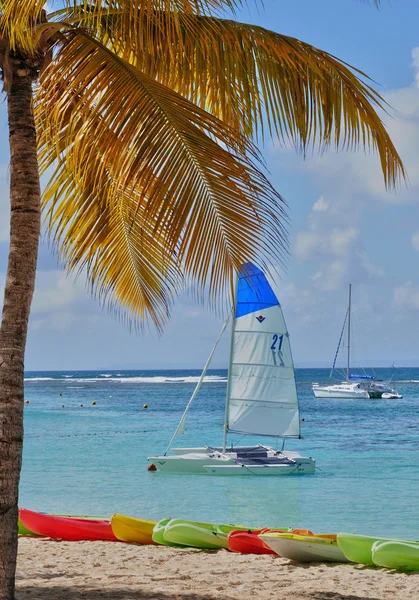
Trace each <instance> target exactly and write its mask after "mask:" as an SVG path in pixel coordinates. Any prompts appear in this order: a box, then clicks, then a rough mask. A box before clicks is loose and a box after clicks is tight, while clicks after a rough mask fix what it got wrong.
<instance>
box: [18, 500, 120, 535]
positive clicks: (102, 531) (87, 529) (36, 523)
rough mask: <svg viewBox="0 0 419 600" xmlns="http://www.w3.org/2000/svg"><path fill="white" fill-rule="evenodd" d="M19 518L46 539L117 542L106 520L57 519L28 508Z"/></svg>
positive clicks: (27, 526) (21, 511)
mask: <svg viewBox="0 0 419 600" xmlns="http://www.w3.org/2000/svg"><path fill="white" fill-rule="evenodd" d="M19 516H20V520H21V522H22V524H23V525H24V526H25V527H26V528H27V529H29V530H30V531H33V532H34V533H37V534H38V535H42V536H45V537H50V538H54V539H57V540H66V541H83V540H90V541H102V540H103V541H112V542H116V541H117V538H116V537H115V535H114V533H113V531H112V527H111V524H110V522H109V521H106V520H99V519H82V518H77V517H57V516H55V515H46V514H43V513H38V512H35V511H33V510H27V509H26V508H21V509H20V511H19Z"/></svg>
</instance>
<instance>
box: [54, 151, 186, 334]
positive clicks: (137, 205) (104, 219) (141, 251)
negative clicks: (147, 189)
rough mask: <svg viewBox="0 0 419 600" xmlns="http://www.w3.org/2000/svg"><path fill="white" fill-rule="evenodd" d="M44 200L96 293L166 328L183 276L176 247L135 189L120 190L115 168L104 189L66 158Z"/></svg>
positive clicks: (69, 260)
mask: <svg viewBox="0 0 419 600" xmlns="http://www.w3.org/2000/svg"><path fill="white" fill-rule="evenodd" d="M95 166H96V165H95V164H92V165H90V167H91V168H95ZM110 189H112V190H113V195H112V199H111V201H110V202H109V201H108V200H104V199H103V198H102V196H101V193H102V192H105V194H106V198H108V197H109V190H110ZM63 198H65V201H63ZM43 204H44V211H45V222H46V224H47V225H48V226H49V229H50V232H51V235H52V237H53V239H54V242H55V243H56V245H57V248H58V252H59V257H60V259H61V260H62V261H63V262H65V263H66V264H67V266H68V268H69V270H70V271H76V272H79V271H81V270H83V269H85V270H86V272H87V276H88V280H89V281H90V283H91V286H92V291H93V293H94V295H96V296H97V297H98V298H99V300H100V301H101V303H102V304H106V305H107V307H108V308H110V310H111V311H112V312H115V313H116V312H118V313H120V314H122V316H123V317H125V318H126V320H127V322H128V323H132V322H133V323H135V324H138V325H141V326H142V325H143V324H144V322H145V321H146V320H147V319H148V318H150V317H151V318H152V320H153V321H154V324H155V325H156V326H157V327H158V328H159V329H161V327H162V326H163V324H164V323H165V321H166V319H167V317H168V315H169V309H170V306H171V302H172V299H173V297H174V295H175V294H177V293H178V292H179V291H180V290H181V289H182V288H183V278H182V274H181V270H180V265H179V260H178V258H177V256H176V253H175V252H172V251H170V250H169V248H168V246H167V244H166V240H165V235H164V231H161V230H159V228H158V227H156V226H155V222H154V221H153V219H151V218H150V215H148V214H147V212H146V210H145V207H144V205H143V204H142V203H141V201H140V199H139V198H138V197H137V194H136V192H135V190H129V189H126V190H123V191H119V192H118V190H117V189H116V188H115V186H114V182H113V181H112V179H111V177H110V175H109V174H104V176H103V182H102V189H97V188H94V187H93V186H89V185H87V186H86V183H85V182H83V181H82V182H79V181H75V179H74V177H73V174H72V173H71V172H70V171H69V170H68V168H67V166H66V164H65V159H63V160H62V161H61V162H60V164H59V165H58V166H57V168H56V169H55V172H54V174H53V177H52V178H51V181H50V184H49V185H48V186H47V188H46V190H45V193H44V198H43ZM121 306H122V307H125V308H126V309H127V310H126V311H123V310H121Z"/></svg>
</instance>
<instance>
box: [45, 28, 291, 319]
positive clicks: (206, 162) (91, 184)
mask: <svg viewBox="0 0 419 600" xmlns="http://www.w3.org/2000/svg"><path fill="white" fill-rule="evenodd" d="M67 37H68V43H67V44H66V45H64V46H63V48H62V49H61V51H60V52H59V53H58V54H57V56H56V57H55V59H54V61H53V62H52V64H51V65H50V66H49V67H48V68H47V69H46V71H45V73H44V75H43V76H42V78H41V80H40V87H39V91H38V93H37V99H36V113H37V119H38V129H39V131H40V140H39V142H40V150H41V153H40V157H41V163H42V167H43V168H44V169H46V168H48V167H50V166H51V165H52V164H53V163H54V161H56V160H58V164H59V167H60V169H61V171H60V175H59V177H58V180H59V181H61V180H63V181H66V182H69V181H70V179H69V177H70V175H69V174H70V173H71V176H72V177H73V178H74V181H75V182H76V186H77V190H78V193H84V192H83V190H88V191H89V201H88V202H89V205H93V203H94V199H95V198H97V199H99V198H100V203H101V205H102V206H109V207H112V206H113V204H114V202H115V195H116V196H119V195H120V194H123V193H128V192H127V190H131V191H132V192H133V193H134V197H135V199H136V203H137V210H138V211H139V213H141V214H144V215H147V216H148V218H149V219H150V222H151V223H152V224H153V231H155V232H156V235H157V236H158V238H160V239H161V240H164V244H163V242H162V244H163V245H164V247H165V251H166V252H167V253H168V255H169V256H172V255H173V254H176V257H177V260H178V261H179V264H180V265H181V268H182V270H183V272H184V273H185V274H186V275H187V276H188V277H190V278H192V279H193V280H194V281H195V282H197V283H198V284H200V285H201V286H203V287H207V288H208V293H209V296H210V298H212V299H214V298H219V297H220V298H221V300H222V298H223V297H225V295H224V294H225V292H227V291H228V289H229V283H230V282H231V279H232V276H233V273H234V271H236V270H237V269H238V268H239V267H240V265H241V264H242V263H243V262H246V261H248V260H256V261H257V262H258V263H259V264H261V265H265V264H266V261H267V260H271V259H275V260H276V259H278V260H282V258H283V255H284V253H285V252H286V232H285V229H284V220H285V212H284V204H283V202H282V199H281V198H280V196H279V195H278V194H277V193H276V192H275V191H274V189H273V188H272V187H271V186H270V184H269V182H268V181H267V180H266V178H265V177H264V175H263V174H262V173H261V172H260V170H259V169H258V168H256V166H255V164H254V162H253V161H252V156H253V158H254V157H255V156H257V153H256V151H255V150H254V148H253V147H252V146H251V144H249V143H248V142H246V140H244V139H243V138H242V137H241V136H240V134H239V133H238V132H237V131H235V130H233V129H232V128H230V127H229V126H228V125H226V124H225V123H222V122H221V121H220V120H218V119H217V118H215V117H214V116H212V115H211V114H209V113H207V112H205V111H204V110H202V109H201V108H199V107H197V106H196V105H194V104H192V103H191V102H189V101H188V100H186V99H184V98H183V97H182V96H180V95H179V94H177V93H175V92H174V91H172V90H171V89H169V88H167V87H165V86H163V85H162V84H160V83H158V82H157V81H155V80H154V79H152V78H151V77H150V76H148V75H146V74H144V73H142V72H141V71H139V70H138V69H137V68H136V67H134V66H133V65H130V64H129V63H127V62H125V61H124V60H122V59H121V58H119V57H117V56H116V55H115V54H113V53H112V52H111V51H110V50H108V49H106V48H105V47H104V46H102V45H101V44H100V43H99V42H97V41H96V40H93V39H92V38H90V37H89V36H88V35H87V34H85V33H83V32H79V33H77V34H73V35H70V34H67ZM217 142H218V143H217ZM243 148H246V149H247V155H244V154H243V153H242V151H243ZM108 181H111V182H112V185H110V184H108V183H106V182H108ZM49 189H53V190H54V197H55V198H56V200H55V201H54V203H53V209H52V210H51V211H50V218H49V226H50V229H51V230H54V228H55V227H56V226H59V231H61V234H60V235H59V238H60V239H63V235H64V233H65V236H67V235H68V233H67V218H68V217H67V216H66V217H63V216H62V215H63V214H64V213H62V212H60V210H58V207H59V204H60V203H63V205H64V204H68V209H67V210H68V211H70V212H71V210H72V206H73V204H72V202H73V201H72V198H73V195H72V192H71V187H70V185H67V186H64V187H62V188H60V189H59V190H58V191H57V190H56V189H55V188H54V187H52V188H49ZM51 198H52V196H51V193H50V192H47V196H46V202H47V203H48V202H49V201H50V200H51ZM58 199H59V200H58ZM88 212H89V211H88V210H84V209H81V210H80V211H78V214H79V220H78V222H79V224H80V227H82V225H81V220H82V219H83V217H84V216H85V218H86V219H90V217H89V216H88ZM68 214H69V213H68V212H67V213H66V215H68ZM93 220H94V217H93ZM88 227H92V223H90V224H89V226H88ZM76 239H77V236H76V235H74V236H73V238H71V237H70V238H69V242H68V245H67V247H68V248H69V247H70V246H71V245H73V246H74V249H73V250H69V249H67V250H66V253H67V256H68V257H71V266H72V268H75V266H76V264H81V265H84V264H86V262H85V261H86V259H85V258H83V257H81V256H80V255H79V254H78V253H77V249H76ZM86 249H88V245H87V246H86ZM100 256H102V255H100V254H95V255H94V260H99V257H100ZM89 260H90V259H88V261H89ZM89 264H90V263H89ZM92 264H93V263H92ZM90 269H91V272H92V273H94V272H96V271H95V267H90ZM97 269H98V272H100V273H101V274H102V276H101V277H99V280H100V292H101V293H102V295H103V294H106V293H107V292H112V291H113V286H114V285H115V280H114V279H113V278H112V277H111V276H110V275H109V277H108V270H107V269H106V268H104V269H102V268H101V267H97ZM118 298H119V300H120V301H122V302H124V303H125V304H126V305H127V306H130V309H131V310H137V309H138V313H139V314H140V313H141V311H143V310H144V306H143V305H141V306H140V305H138V301H135V300H132V297H131V296H130V295H129V294H128V295H127V296H126V297H124V294H123V293H122V292H118ZM153 303H154V304H153ZM159 306H160V307H161V306H163V309H164V310H166V304H165V303H164V302H163V304H161V303H160V304H159V299H158V297H157V295H155V296H154V297H153V302H149V304H148V305H147V309H146V310H147V311H148V312H149V313H150V314H151V315H152V316H153V318H154V319H155V321H156V322H159V321H161V318H160V316H159V314H158V307H159ZM153 307H154V308H153Z"/></svg>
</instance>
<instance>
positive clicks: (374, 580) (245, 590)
mask: <svg viewBox="0 0 419 600" xmlns="http://www.w3.org/2000/svg"><path fill="white" fill-rule="evenodd" d="M17 590H18V592H17V600H24V599H28V600H33V599H35V598H36V599H37V600H41V599H42V600H99V599H105V600H134V599H135V600H140V599H141V600H211V599H214V598H217V599H220V598H225V599H226V600H232V599H235V600H236V599H237V600H239V599H240V600H268V599H278V600H290V599H292V600H384V599H385V600H418V599H419V573H412V574H405V573H396V572H391V571H387V570H385V569H379V568H369V567H363V566H360V565H333V564H331V563H327V564H326V563H323V564H316V565H301V564H297V563H291V562H290V561H288V560H285V559H281V558H273V557H272V556H250V555H241V554H235V553H232V552H227V551H226V550H220V551H218V552H205V551H199V550H192V549H187V548H185V549H178V548H166V547H161V546H133V545H128V544H122V543H112V542H54V541H51V540H37V539H28V538H21V539H20V540H19V560H18V571H17Z"/></svg>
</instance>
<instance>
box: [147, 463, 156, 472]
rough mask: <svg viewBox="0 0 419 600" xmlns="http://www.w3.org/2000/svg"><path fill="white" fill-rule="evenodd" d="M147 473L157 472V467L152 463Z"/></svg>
mask: <svg viewBox="0 0 419 600" xmlns="http://www.w3.org/2000/svg"><path fill="white" fill-rule="evenodd" d="M147 471H157V467H156V465H153V463H151V464H150V465H148V467H147Z"/></svg>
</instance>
